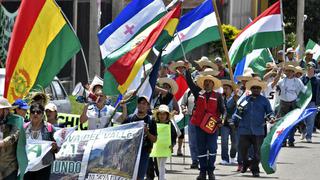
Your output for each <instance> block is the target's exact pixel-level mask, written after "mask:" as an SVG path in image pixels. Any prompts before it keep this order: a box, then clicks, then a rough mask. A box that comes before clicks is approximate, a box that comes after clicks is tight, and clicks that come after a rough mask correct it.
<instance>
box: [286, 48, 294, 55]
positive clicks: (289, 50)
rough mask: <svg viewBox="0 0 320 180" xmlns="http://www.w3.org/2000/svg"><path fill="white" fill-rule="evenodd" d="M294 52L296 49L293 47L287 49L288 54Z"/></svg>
mask: <svg viewBox="0 0 320 180" xmlns="http://www.w3.org/2000/svg"><path fill="white" fill-rule="evenodd" d="M294 52H295V51H294V49H293V48H292V47H291V48H288V49H287V51H286V54H288V53H294Z"/></svg>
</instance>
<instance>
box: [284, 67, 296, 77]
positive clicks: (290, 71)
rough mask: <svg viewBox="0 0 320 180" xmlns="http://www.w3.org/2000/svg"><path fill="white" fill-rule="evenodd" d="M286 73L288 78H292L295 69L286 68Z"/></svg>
mask: <svg viewBox="0 0 320 180" xmlns="http://www.w3.org/2000/svg"><path fill="white" fill-rule="evenodd" d="M284 74H285V75H286V76H287V78H289V79H291V78H293V77H294V71H292V70H289V69H286V70H284Z"/></svg>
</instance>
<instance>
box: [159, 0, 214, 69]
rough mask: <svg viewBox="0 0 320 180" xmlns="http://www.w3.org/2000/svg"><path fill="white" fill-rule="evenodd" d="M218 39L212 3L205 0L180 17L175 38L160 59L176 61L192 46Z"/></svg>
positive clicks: (166, 61)
mask: <svg viewBox="0 0 320 180" xmlns="http://www.w3.org/2000/svg"><path fill="white" fill-rule="evenodd" d="M219 39H220V35H219V29H218V24H217V19H216V15H215V12H214V8H213V4H212V1H211V0H206V1H204V2H203V3H202V4H201V5H199V6H198V7H196V8H195V9H193V10H191V11H190V12H188V13H187V14H185V15H184V16H182V17H181V19H180V22H179V25H178V27H177V33H176V36H175V38H174V39H173V41H171V42H170V43H169V44H168V46H167V47H166V49H165V50H164V51H163V53H162V61H163V62H164V63H168V62H169V61H176V60H178V59H179V58H182V57H183V53H184V52H185V53H188V52H190V51H191V50H193V49H194V48H197V47H199V46H201V45H203V44H206V43H208V42H212V41H217V40H219ZM181 45H182V46H183V49H182V47H181Z"/></svg>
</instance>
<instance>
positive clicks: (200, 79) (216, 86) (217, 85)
mask: <svg viewBox="0 0 320 180" xmlns="http://www.w3.org/2000/svg"><path fill="white" fill-rule="evenodd" d="M205 80H211V81H213V83H214V89H219V88H220V87H221V86H222V83H221V81H220V80H219V79H218V78H215V77H213V76H211V75H199V76H198V79H197V85H198V86H199V87H200V88H201V89H204V87H203V83H204V81H205Z"/></svg>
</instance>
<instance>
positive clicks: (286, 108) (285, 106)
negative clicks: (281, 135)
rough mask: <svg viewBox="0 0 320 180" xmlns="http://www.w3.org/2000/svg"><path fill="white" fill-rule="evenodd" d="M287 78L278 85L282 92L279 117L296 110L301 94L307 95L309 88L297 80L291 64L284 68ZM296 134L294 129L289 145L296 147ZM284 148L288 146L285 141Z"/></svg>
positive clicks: (289, 138) (291, 132)
mask: <svg viewBox="0 0 320 180" xmlns="http://www.w3.org/2000/svg"><path fill="white" fill-rule="evenodd" d="M284 74H285V75H286V77H285V78H283V79H281V80H280V81H279V82H276V84H277V90H278V91H280V96H279V99H280V107H279V112H278V114H277V116H278V117H283V116H285V115H286V114H287V113H288V112H290V111H292V110H293V109H295V108H296V101H297V98H298V95H299V93H300V92H303V93H305V92H306V90H307V87H306V86H304V84H303V83H302V81H301V80H300V79H298V78H296V77H295V76H294V75H295V67H294V66H293V65H291V64H286V65H285V66H284ZM294 133H295V128H293V129H292V130H291V131H290V133H289V135H288V145H289V146H290V147H294V141H295V140H294ZM282 146H284V147H285V146H287V141H286V140H285V141H284V142H283V144H282Z"/></svg>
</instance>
